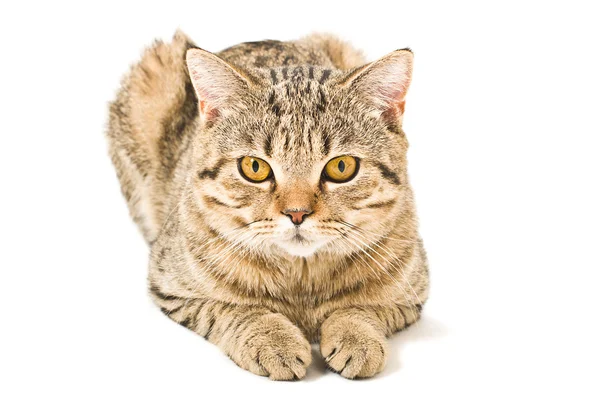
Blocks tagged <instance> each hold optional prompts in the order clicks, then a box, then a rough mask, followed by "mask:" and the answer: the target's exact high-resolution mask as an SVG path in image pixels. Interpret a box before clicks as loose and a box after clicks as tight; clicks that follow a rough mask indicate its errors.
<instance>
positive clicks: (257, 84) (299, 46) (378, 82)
mask: <svg viewBox="0 0 600 406" xmlns="http://www.w3.org/2000/svg"><path fill="white" fill-rule="evenodd" d="M412 63H413V55H412V53H411V51H410V50H407V49H403V50H398V51H395V52H392V53H390V54H388V55H387V56H384V57H383V58H381V59H379V60H377V61H375V62H372V63H366V61H365V60H364V58H363V56H362V54H361V53H360V52H358V51H356V50H354V49H353V48H352V47H350V46H349V45H348V44H346V43H344V42H342V41H340V40H338V39H336V38H334V37H332V36H329V35H320V34H319V35H317V34H315V35H311V36H308V37H305V38H303V39H301V40H298V41H291V42H279V41H261V42H248V43H242V44H239V45H236V46H233V47H231V48H228V49H226V50H224V51H221V52H219V53H217V54H212V53H210V52H207V51H205V50H202V49H200V48H198V47H196V46H195V45H194V43H193V42H191V41H190V40H189V39H188V38H187V37H186V36H185V35H184V34H183V33H181V32H178V33H176V35H175V36H174V38H173V40H172V42H171V43H163V42H156V43H155V44H154V45H153V46H152V47H150V48H149V49H147V50H146V51H145V53H144V54H143V56H142V59H141V61H140V62H139V63H137V64H136V65H134V66H133V67H132V68H131V71H130V72H129V74H128V75H127V76H126V77H125V78H124V80H123V82H122V87H121V90H120V91H119V93H118V95H117V97H116V100H115V101H114V102H112V104H111V105H110V120H109V126H108V140H109V150H110V155H111V157H112V161H113V163H114V165H115V167H116V171H117V175H118V178H119V180H120V182H121V189H122V192H123V194H124V196H125V198H126V200H127V203H128V205H129V210H130V212H131V215H132V217H133V219H134V221H135V222H136V223H137V225H138V226H139V228H140V230H141V232H142V233H143V235H144V238H145V239H146V241H147V242H148V244H149V245H150V247H151V254H150V270H149V277H148V280H149V290H150V295H151V296H152V299H153V300H154V301H155V302H156V304H157V305H158V306H159V307H160V309H161V310H162V311H163V312H164V313H165V314H166V315H167V316H168V317H170V318H171V319H173V320H174V321H175V322H177V323H179V324H181V325H183V326H185V327H187V328H188V329H190V330H192V331H195V332H196V333H198V334H200V335H201V336H203V337H204V338H206V339H207V340H208V341H210V342H212V343H214V344H216V345H218V346H219V347H220V348H221V349H222V350H223V351H224V352H225V354H227V355H228V356H229V357H230V358H231V359H232V360H233V361H234V362H235V363H236V364H237V365H239V366H240V367H242V368H245V369H247V370H249V371H251V372H253V373H255V374H258V375H263V376H268V377H270V378H271V379H274V380H293V379H301V378H302V377H304V376H305V374H306V369H307V367H308V366H309V364H310V363H311V346H310V343H311V342H319V343H320V352H321V354H322V356H323V357H324V358H325V361H326V363H327V364H328V366H329V368H330V369H331V370H333V371H335V372H338V373H340V374H341V375H342V376H344V377H346V378H363V377H370V376H373V375H375V374H377V373H378V372H380V371H381V370H382V369H383V367H384V364H385V361H386V337H388V336H390V335H391V334H392V333H394V332H396V331H398V330H402V329H404V328H406V327H407V326H409V325H410V324H412V323H414V322H415V321H416V320H417V319H418V318H419V315H420V312H421V306H422V303H423V302H424V301H425V300H426V299H427V292H428V271H427V262H426V258H425V252H424V250H423V246H422V242H421V239H420V237H419V234H418V231H417V220H416V216H415V208H414V202H413V193H412V190H411V188H410V185H409V182H408V177H407V170H406V165H407V164H406V151H407V147H408V142H407V140H406V137H405V135H404V133H403V131H402V127H401V124H402V117H403V113H404V100H405V95H406V91H407V88H408V86H409V83H410V79H411V71H412Z"/></svg>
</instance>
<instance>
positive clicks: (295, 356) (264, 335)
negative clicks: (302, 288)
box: [246, 315, 312, 381]
mask: <svg viewBox="0 0 600 406" xmlns="http://www.w3.org/2000/svg"><path fill="white" fill-rule="evenodd" d="M262 321H263V322H264V323H261V324H259V325H257V327H256V330H255V333H254V334H253V335H252V339H251V340H248V343H247V346H248V347H247V351H248V353H247V354H248V355H249V358H250V360H249V361H250V363H251V364H252V366H251V367H246V369H248V370H250V371H252V372H254V373H257V372H258V373H257V374H258V375H263V376H268V377H269V378H270V379H272V380H276V381H292V380H298V379H302V378H304V376H305V375H306V369H307V368H308V366H309V365H310V363H311V360H312V355H311V348H310V344H309V342H308V341H307V340H306V338H305V337H304V336H303V335H302V333H301V332H300V330H299V329H298V327H296V326H294V325H293V324H292V323H291V322H289V321H288V320H286V319H284V318H283V317H282V316H278V315H269V316H265V319H264V320H262ZM255 371H257V372H255Z"/></svg>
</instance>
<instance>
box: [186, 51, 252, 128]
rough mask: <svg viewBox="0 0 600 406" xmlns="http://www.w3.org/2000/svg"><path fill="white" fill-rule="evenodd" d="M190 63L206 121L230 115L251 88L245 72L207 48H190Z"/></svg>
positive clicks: (192, 77) (188, 64)
mask: <svg viewBox="0 0 600 406" xmlns="http://www.w3.org/2000/svg"><path fill="white" fill-rule="evenodd" d="M186 63H187V67H188V71H189V73H190V78H191V80H192V85H193V86H194V89H195V91H196V95H197V96H198V109H199V111H200V116H201V117H202V119H203V121H204V122H208V121H212V120H214V119H215V118H217V117H220V116H224V115H226V114H227V112H228V111H229V110H230V109H231V108H232V107H233V106H235V105H236V103H235V100H239V99H240V95H241V94H242V93H243V92H246V91H247V90H248V88H249V87H250V80H249V79H248V78H247V77H245V76H244V75H243V73H242V72H240V71H239V70H237V68H234V67H233V66H232V65H230V64H228V63H227V62H225V61H224V60H223V59H221V58H219V57H218V56H216V55H214V54H212V53H210V52H208V51H205V50H203V49H200V48H191V49H188V51H187V53H186Z"/></svg>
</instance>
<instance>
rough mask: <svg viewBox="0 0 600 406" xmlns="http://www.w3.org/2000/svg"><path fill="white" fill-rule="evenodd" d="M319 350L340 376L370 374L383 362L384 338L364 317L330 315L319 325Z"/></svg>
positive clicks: (365, 376)
mask: <svg viewBox="0 0 600 406" xmlns="http://www.w3.org/2000/svg"><path fill="white" fill-rule="evenodd" d="M321 354H322V355H323V357H324V358H325V362H327V365H328V366H329V368H330V369H332V370H333V371H335V372H337V373H339V374H340V375H342V376H343V377H345V378H348V379H354V378H369V377H372V376H373V375H375V374H377V373H379V372H381V370H383V367H384V366H385V360H386V339H385V336H384V335H383V334H381V333H380V332H378V331H377V330H375V328H374V327H373V326H372V325H370V324H369V323H367V322H365V321H362V320H352V319H350V318H347V317H340V318H332V319H329V320H326V321H325V323H323V326H322V327H321Z"/></svg>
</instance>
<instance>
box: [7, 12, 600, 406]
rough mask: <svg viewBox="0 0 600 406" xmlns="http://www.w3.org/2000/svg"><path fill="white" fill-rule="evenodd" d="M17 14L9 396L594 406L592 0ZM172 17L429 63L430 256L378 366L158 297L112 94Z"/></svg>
mask: <svg viewBox="0 0 600 406" xmlns="http://www.w3.org/2000/svg"><path fill="white" fill-rule="evenodd" d="M119 3H125V4H115V3H113V4H109V3H108V2H97V4H95V5H92V4H88V2H77V3H74V4H70V5H67V4H57V3H56V2H40V3H25V2H19V3H18V5H17V3H16V2H13V3H12V4H10V5H9V4H8V3H6V4H4V5H3V6H2V11H1V13H0V14H1V16H0V31H1V35H0V41H1V48H0V52H1V55H2V59H1V62H0V72H1V74H0V101H1V109H0V112H1V113H0V114H1V118H0V131H1V136H2V138H1V147H0V154H1V159H0V166H1V168H0V169H1V170H0V176H1V189H0V190H2V198H1V199H0V205H1V211H0V213H1V215H2V221H1V222H0V238H1V239H2V240H1V244H0V250H1V255H0V268H1V270H0V272H1V279H0V284H1V285H0V301H1V303H0V305H1V306H0V312H1V321H2V324H1V326H0V330H1V332H0V375H1V376H0V403H1V404H3V405H19V404H30V405H41V404H48V405H49V404H60V405H66V404H69V405H71V404H73V405H100V404H102V405H107V404H110V405H138V404H140V405H141V404H144V405H154V404H156V405H180V404H181V405H204V404H206V405H212V404H239V405H247V404H249V405H254V404H261V405H265V404H276V405H296V404H298V405H299V404H302V405H307V404H317V405H321V404H327V405H339V404H342V405H343V404H351V405H354V404H357V405H358V404H365V403H366V404H379V403H381V402H386V403H387V404H394V405H397V404H403V405H415V404H423V405H429V404H431V405H440V404H474V405H481V404H572V405H585V404H590V405H591V404H596V405H598V404H599V403H600V396H599V394H598V384H599V382H600V371H599V365H600V351H599V343H600V334H599V328H598V321H599V317H598V311H599V310H600V299H599V289H600V283H599V282H600V260H599V258H598V254H599V252H600V236H599V233H600V232H599V229H600V218H599V214H598V213H599V209H600V199H599V174H600V164H599V161H598V154H599V152H600V151H599V149H600V148H599V147H600V141H599V137H600V120H599V118H600V117H599V110H600V103H599V97H600V80H599V78H600V61H599V57H598V55H599V54H600V49H599V48H598V39H599V38H600V32H599V31H600V30H599V29H598V26H599V25H598V15H599V14H598V11H597V10H595V9H594V7H593V2H591V1H590V2H588V3H587V5H585V3H577V2H571V1H569V2H563V3H562V4H559V2H550V1H546V2H539V3H533V2H518V3H514V4H511V3H510V2H508V1H502V2H497V4H496V5H491V3H489V2H473V3H471V4H466V3H462V4H458V3H456V2H450V1H447V2H439V3H430V2H411V3H410V4H403V3H401V2H399V1H394V2H389V3H383V2H377V1H374V0H370V1H367V2H360V3H358V2H356V3H355V2H349V1H348V2H344V3H339V4H335V5H334V4H333V3H332V2H326V1H324V0H321V1H318V2H313V1H297V2H290V1H279V2H259V1H248V2H245V3H244V4H234V3H226V2H225V1H210V2H207V1H200V0H198V1H194V2H190V3H189V4H184V3H179V2H173V1H170V2H165V3H154V2H149V1H146V2H135V3H134V2H119ZM177 27H181V28H182V29H183V30H184V31H186V32H187V33H188V35H190V36H191V37H192V38H193V39H194V40H195V41H196V42H197V44H198V45H200V46H202V47H203V48H205V49H208V50H211V51H219V50H220V49H223V48H225V47H227V46H229V45H233V44H236V43H238V42H242V41H250V40H261V39H265V38H273V39H281V40H288V39H295V38H298V37H300V36H302V35H305V34H307V33H310V32H312V31H328V32H332V33H336V34H338V35H340V36H341V37H343V38H345V39H347V40H350V41H351V42H352V43H354V44H355V45H356V46H357V47H359V48H362V49H364V50H365V51H366V54H367V55H368V57H369V58H371V59H374V58H378V57H380V56H382V55H384V54H386V53H388V52H390V51H392V50H394V49H397V48H403V47H407V46H409V47H411V48H412V49H413V50H414V53H415V71H414V81H413V85H412V88H411V89H410V92H409V96H408V102H407V109H406V116H405V117H406V118H405V130H406V132H407V134H408V137H409V140H410V142H411V148H410V152H409V161H410V173H411V180H412V184H413V186H414V189H415V192H416V197H417V203H418V210H419V215H420V218H421V231H422V235H423V237H424V239H425V243H426V248H427V250H428V252H429V258H430V262H431V278H432V288H431V299H430V301H429V302H428V303H427V305H426V307H425V312H424V317H423V319H422V321H421V322H420V323H419V324H418V325H416V326H414V327H412V328H411V329H410V330H408V331H406V332H404V333H401V334H399V335H396V336H395V338H393V339H392V340H391V343H390V347H391V350H390V359H389V362H388V366H387V369H386V370H385V372H384V373H382V374H381V375H380V376H379V377H377V378H375V379H371V380H365V381H346V380H344V379H343V378H341V377H340V376H338V375H335V374H333V373H330V372H326V371H325V370H324V365H323V362H322V361H321V360H320V359H319V357H318V356H317V353H316V352H315V360H314V363H313V365H312V366H311V368H310V370H309V372H308V375H307V377H306V379H305V380H304V381H301V382H293V383H285V382H283V383H281V382H271V381H269V380H268V379H265V378H260V377H257V376H254V375H252V374H250V373H248V372H245V371H243V370H241V369H239V368H238V367H236V366H235V365H234V364H233V363H232V362H231V361H229V360H228V359H227V357H225V356H224V355H222V354H221V353H220V351H219V350H218V349H217V348H216V347H214V346H212V345H211V344H209V343H207V342H206V341H204V340H203V339H201V338H200V337H199V336H196V335H194V334H193V333H191V332H189V331H187V330H185V329H184V328H182V327H180V326H178V325H176V324H175V323H173V322H171V321H169V320H168V319H167V318H166V317H164V316H163V315H162V314H161V313H160V311H158V310H157V308H155V306H153V305H152V303H151V302H150V300H149V299H148V297H147V294H146V279H145V278H146V268H147V253H148V249H147V247H146V246H145V244H144V242H143V240H142V238H141V236H140V234H139V233H138V231H137V229H136V228H135V227H134V225H133V223H132V222H131V220H130V219H129V215H128V213H127V210H126V205H125V202H124V199H123V198H122V197H121V195H120V191H119V186H118V183H117V180H116V177H115V174H114V171H113V169H112V167H111V164H110V160H109V158H108V156H107V153H106V143H105V140H104V128H105V124H106V118H107V103H108V101H109V100H111V98H112V97H113V96H114V94H115V92H116V90H117V87H118V83H119V79H120V77H121V75H122V74H123V73H124V72H125V71H126V69H127V67H128V65H129V64H130V63H133V62H134V61H135V60H136V59H137V58H138V57H139V55H140V52H141V50H142V49H143V47H144V46H146V45H148V44H150V43H151V41H152V40H153V39H154V38H156V37H158V38H163V39H170V37H171V35H172V34H173V32H174V31H175V29H176V28H177Z"/></svg>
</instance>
